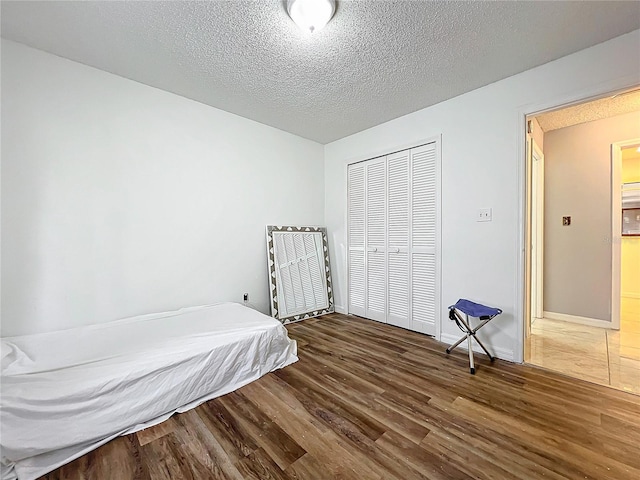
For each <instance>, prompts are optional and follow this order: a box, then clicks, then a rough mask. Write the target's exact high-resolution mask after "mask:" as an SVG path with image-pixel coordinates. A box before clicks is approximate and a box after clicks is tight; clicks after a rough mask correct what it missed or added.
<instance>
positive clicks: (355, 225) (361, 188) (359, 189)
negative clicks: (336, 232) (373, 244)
mask: <svg viewBox="0 0 640 480" xmlns="http://www.w3.org/2000/svg"><path fill="white" fill-rule="evenodd" d="M347 191H348V212H347V215H348V217H349V223H348V230H349V232H348V234H349V247H350V248H358V247H361V248H364V243H365V233H364V232H365V230H364V229H365V163H364V162H363V163H356V164H355V165H349V174H348V181H347Z"/></svg>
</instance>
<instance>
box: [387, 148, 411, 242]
mask: <svg viewBox="0 0 640 480" xmlns="http://www.w3.org/2000/svg"><path fill="white" fill-rule="evenodd" d="M387 158H388V160H387V163H388V166H387V171H388V172H389V173H388V180H387V181H388V184H389V188H388V204H389V206H388V214H387V215H388V221H387V229H388V237H387V238H388V245H389V247H390V248H394V247H398V248H400V247H407V246H408V245H409V151H408V150H405V151H404V152H399V153H396V154H394V155H389V156H388V157H387Z"/></svg>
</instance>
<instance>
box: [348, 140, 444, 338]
mask: <svg viewBox="0 0 640 480" xmlns="http://www.w3.org/2000/svg"><path fill="white" fill-rule="evenodd" d="M436 162H437V157H436V144H435V143H431V144H428V145H424V146H421V147H417V148H413V149H411V150H404V151H402V152H398V153H394V154H391V155H387V156H386V157H378V158H375V159H372V160H367V161H365V162H360V163H356V164H353V165H349V168H348V181H347V186H348V221H347V223H348V242H349V248H348V259H347V261H348V279H349V313H352V314H354V315H360V316H363V317H366V318H370V319H373V320H378V321H381V322H386V323H390V324H392V325H397V326H399V327H404V328H408V329H411V330H415V331H419V332H423V333H427V334H430V335H434V334H435V332H436V310H437V303H436V300H437V298H436V274H437V272H436V234H437V232H436V227H437V208H436V207H437V188H438V185H437V175H436V172H437V170H436V167H437V163H436Z"/></svg>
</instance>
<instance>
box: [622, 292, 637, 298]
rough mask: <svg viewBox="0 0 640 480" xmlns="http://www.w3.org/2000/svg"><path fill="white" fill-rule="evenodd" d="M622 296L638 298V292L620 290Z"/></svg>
mask: <svg viewBox="0 0 640 480" xmlns="http://www.w3.org/2000/svg"><path fill="white" fill-rule="evenodd" d="M621 296H622V297H625V298H637V299H640V293H632V292H622V295H621Z"/></svg>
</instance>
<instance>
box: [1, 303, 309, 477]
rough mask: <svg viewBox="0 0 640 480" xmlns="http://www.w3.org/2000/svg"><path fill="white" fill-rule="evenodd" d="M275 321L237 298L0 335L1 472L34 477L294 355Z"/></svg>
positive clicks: (251, 378) (293, 348)
mask: <svg viewBox="0 0 640 480" xmlns="http://www.w3.org/2000/svg"><path fill="white" fill-rule="evenodd" d="M296 348H297V347H296V343H295V341H293V340H291V339H289V337H288V335H287V331H286V329H285V328H284V327H283V326H282V325H281V324H280V322H278V321H277V320H275V319H273V318H271V317H268V316H266V315H263V314H262V313H260V312H257V311H255V310H253V309H250V308H247V307H244V306H242V305H239V304H235V303H224V304H218V305H205V306H200V307H192V308H185V309H181V310H179V311H174V312H165V313H159V314H152V315H143V316H138V317H133V318H127V319H123V320H117V321H114V322H109V323H104V324H98V325H91V326H86V327H80V328H74V329H69V330H63V331H57V332H50V333H41V334H36V335H25V336H20V337H5V338H3V339H2V351H1V353H2V369H1V381H2V389H1V393H0V406H1V410H0V432H1V438H0V449H1V456H2V457H1V461H2V477H3V478H16V477H17V478H19V479H20V480H29V479H34V478H37V477H39V476H41V475H43V474H45V473H47V472H49V471H51V470H54V469H55V468H57V467H59V466H60V465H63V464H65V463H67V462H69V461H71V460H73V459H74V458H77V457H79V456H81V455H83V454H85V453H87V452H89V451H91V450H93V449H95V448H97V447H98V446H100V445H102V444H104V443H106V442H108V441H109V440H111V439H113V438H115V437H117V436H119V435H126V434H129V433H133V432H136V431H138V430H141V429H143V428H147V427H149V426H152V425H155V424H157V423H160V422H162V421H164V420H166V419H167V418H169V417H170V416H171V415H172V414H173V413H176V412H184V411H186V410H189V409H191V408H194V407H196V406H197V405H199V404H200V403H202V402H205V401H207V400H209V399H212V398H215V397H218V396H220V395H224V394H226V393H229V392H232V391H233V390H236V389H237V388H240V387H242V386H243V385H246V384H248V383H250V382H252V381H254V380H256V379H258V378H259V377H261V376H262V375H264V374H266V373H268V372H270V371H273V370H276V369H278V368H282V367H285V366H287V365H289V364H291V363H293V362H295V361H297V359H298V358H297V356H296V353H297V350H296Z"/></svg>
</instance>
